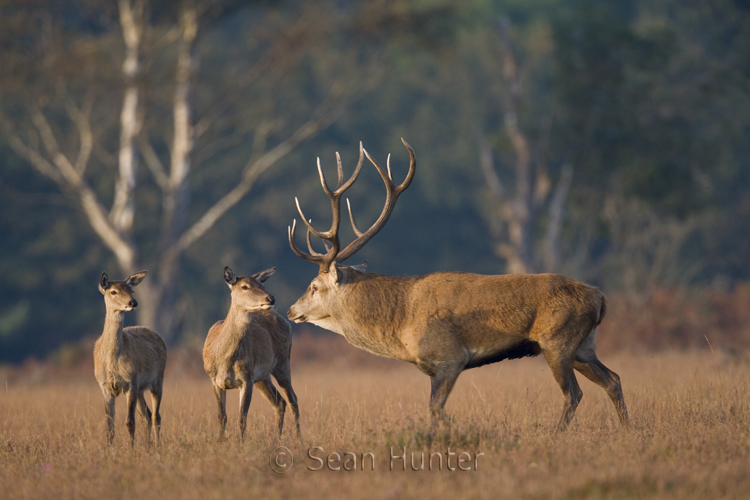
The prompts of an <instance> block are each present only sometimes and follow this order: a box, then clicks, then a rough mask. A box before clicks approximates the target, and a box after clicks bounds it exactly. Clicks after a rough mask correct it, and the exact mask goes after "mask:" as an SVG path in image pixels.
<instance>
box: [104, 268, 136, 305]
mask: <svg viewBox="0 0 750 500" xmlns="http://www.w3.org/2000/svg"><path fill="white" fill-rule="evenodd" d="M146 274H147V272H146V271H141V272H139V273H135V274H134V275H132V276H130V277H129V278H128V279H126V280H125V281H110V280H109V277H108V276H107V273H102V275H101V276H100V277H99V291H100V292H102V295H104V303H105V304H106V305H107V309H113V310H115V311H132V310H133V309H135V308H136V307H138V301H136V300H135V298H134V297H133V287H134V286H136V285H137V284H138V283H140V282H141V281H143V278H145V277H146Z"/></svg>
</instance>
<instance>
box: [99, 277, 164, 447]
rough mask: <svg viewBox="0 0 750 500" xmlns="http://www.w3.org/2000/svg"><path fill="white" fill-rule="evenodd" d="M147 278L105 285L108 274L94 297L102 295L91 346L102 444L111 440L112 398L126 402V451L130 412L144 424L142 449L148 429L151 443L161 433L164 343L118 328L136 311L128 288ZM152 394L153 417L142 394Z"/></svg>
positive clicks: (135, 329)
mask: <svg viewBox="0 0 750 500" xmlns="http://www.w3.org/2000/svg"><path fill="white" fill-rule="evenodd" d="M145 276H146V271H141V272H139V273H136V274H134V275H132V276H130V277H129V278H128V279H126V280H125V281H110V280H109V278H108V277H107V273H102V275H101V277H100V278H99V291H101V292H102V294H103V295H104V303H105V305H106V308H107V315H106V319H105V321H104V331H103V332H102V336H101V337H99V339H98V340H97V341H96V344H95V345H94V372H95V375H96V380H97V382H99V387H101V389H102V393H103V394H104V404H105V407H104V409H105V411H106V415H107V441H108V442H109V443H110V444H111V443H112V441H113V440H114V437H115V397H117V396H119V395H120V394H123V393H124V394H127V396H128V416H127V420H126V425H127V428H128V432H129V433H130V445H131V446H133V445H134V442H135V408H136V404H137V405H138V411H139V413H140V414H141V416H142V417H143V418H144V419H145V420H146V423H147V425H148V427H147V439H146V442H147V444H148V443H150V440H151V426H152V420H153V425H155V426H156V440H157V442H158V441H159V431H160V429H161V414H160V413H159V407H160V406H161V397H162V388H163V387H164V368H165V367H166V365H167V346H166V344H165V343H164V340H162V338H161V337H160V336H159V335H158V334H156V333H155V332H153V331H151V330H149V329H148V328H146V327H145V326H131V327H127V328H123V326H122V324H123V314H122V313H123V312H125V311H132V310H133V309H135V308H136V307H137V306H138V302H137V301H136V300H135V298H134V297H133V287H134V286H136V285H138V283H140V282H141V281H143V278H144V277H145ZM146 390H149V391H151V402H152V404H153V405H154V411H153V413H152V412H151V410H150V409H149V407H148V405H147V404H146V399H145V398H144V396H143V393H144V391H146Z"/></svg>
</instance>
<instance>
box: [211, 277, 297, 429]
mask: <svg viewBox="0 0 750 500" xmlns="http://www.w3.org/2000/svg"><path fill="white" fill-rule="evenodd" d="M275 271H276V268H275V267H273V268H271V269H267V270H266V271H263V272H260V273H257V274H254V275H252V276H249V277H247V276H236V275H235V274H234V271H232V269H230V268H229V267H225V268H224V281H226V283H227V285H228V286H229V289H230V290H231V293H232V304H231V306H230V307H229V313H228V314H227V317H226V319H224V320H221V321H218V322H217V323H216V324H214V326H212V327H211V329H210V330H209V332H208V336H207V337H206V342H205V344H204V346H203V368H204V369H205V370H206V373H207V374H208V376H209V377H211V380H212V382H213V387H214V393H215V395H216V402H217V404H218V407H219V438H220V439H223V438H224V431H225V428H226V424H227V411H226V402H227V399H226V391H227V390H229V389H240V420H239V427H240V439H241V440H244V438H245V428H246V426H247V411H248V409H249V408H250V399H251V397H252V394H253V386H255V388H256V389H258V391H259V392H260V393H261V395H262V396H263V397H264V398H265V399H266V400H267V401H268V402H269V403H270V404H271V406H272V407H273V408H274V410H275V413H276V421H277V425H278V428H279V434H281V432H282V430H283V428H284V412H285V410H286V401H284V399H283V398H282V397H281V395H280V394H279V392H278V391H277V390H276V388H275V387H274V385H273V382H272V381H271V375H273V377H274V378H275V379H276V382H277V383H278V384H279V386H280V387H281V390H282V391H284V394H285V395H286V398H287V399H288V400H289V404H290V405H291V406H292V411H293V412H294V419H295V422H296V424H297V436H298V437H299V436H300V430H299V407H298V405H297V395H296V394H295V393H294V389H292V376H291V369H290V365H289V355H290V354H291V350H292V331H291V327H290V325H289V322H288V321H287V320H286V318H284V317H283V316H281V315H280V314H279V313H278V312H276V310H275V309H273V305H274V304H275V303H276V299H275V298H274V297H273V296H272V295H270V294H269V293H268V292H266V290H265V289H264V288H263V283H264V282H265V281H266V280H267V279H268V278H269V276H271V275H272V274H273V273H274V272H275Z"/></svg>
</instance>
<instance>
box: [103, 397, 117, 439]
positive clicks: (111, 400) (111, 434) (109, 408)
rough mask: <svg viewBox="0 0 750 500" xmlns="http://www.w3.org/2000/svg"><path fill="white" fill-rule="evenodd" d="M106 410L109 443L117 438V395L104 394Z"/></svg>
mask: <svg viewBox="0 0 750 500" xmlns="http://www.w3.org/2000/svg"><path fill="white" fill-rule="evenodd" d="M104 412H105V414H106V415H107V431H106V432H107V444H112V441H114V439H115V396H114V394H105V395H104Z"/></svg>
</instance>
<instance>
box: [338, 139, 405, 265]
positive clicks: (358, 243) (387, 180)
mask: <svg viewBox="0 0 750 500" xmlns="http://www.w3.org/2000/svg"><path fill="white" fill-rule="evenodd" d="M401 142H403V143H404V146H406V149H407V150H408V151H409V159H410V161H409V173H408V174H406V179H405V180H404V182H402V183H401V184H399V185H398V186H394V184H393V181H392V180H391V176H390V174H386V172H385V171H384V170H383V167H381V166H380V164H379V163H378V162H377V160H375V159H374V158H372V157H371V156H370V155H369V154H368V153H367V151H364V154H365V155H367V159H368V160H370V162H371V163H372V164H373V165H374V166H375V168H376V169H377V171H378V173H379V174H380V177H381V178H382V179H383V183H384V184H385V189H386V198H385V205H384V206H383V211H382V212H381V213H380V217H378V220H376V221H375V223H374V224H373V225H372V226H370V228H369V229H368V230H367V231H365V232H364V233H362V232H360V231H359V230H358V229H357V228H356V225H355V224H354V217H353V216H352V212H351V207H350V208H349V217H350V219H351V221H352V226H353V228H354V232H355V234H357V239H355V240H354V241H352V242H351V243H349V245H347V247H346V248H344V249H343V250H342V251H341V252H339V253H338V255H337V256H336V262H344V261H345V260H346V259H348V258H349V257H351V256H352V255H354V254H355V253H356V252H357V251H358V250H359V249H360V248H362V247H363V246H364V245H365V244H366V243H367V242H368V241H370V239H371V238H372V237H373V236H375V235H376V234H377V233H378V232H379V231H380V230H381V229H382V228H383V226H384V225H385V223H386V222H387V221H388V218H389V217H390V216H391V213H392V212H393V209H394V208H395V206H396V201H397V200H398V197H399V195H400V194H401V193H402V192H403V191H404V190H405V189H406V188H407V187H409V184H411V181H412V179H413V178H414V173H415V172H416V167H417V159H416V156H415V155H414V150H413V149H412V148H411V146H409V144H407V142H406V141H405V140H404V139H403V138H402V139H401ZM389 163H390V162H389ZM389 167H390V165H389ZM389 170H390V168H389ZM347 202H348V200H347Z"/></svg>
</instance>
